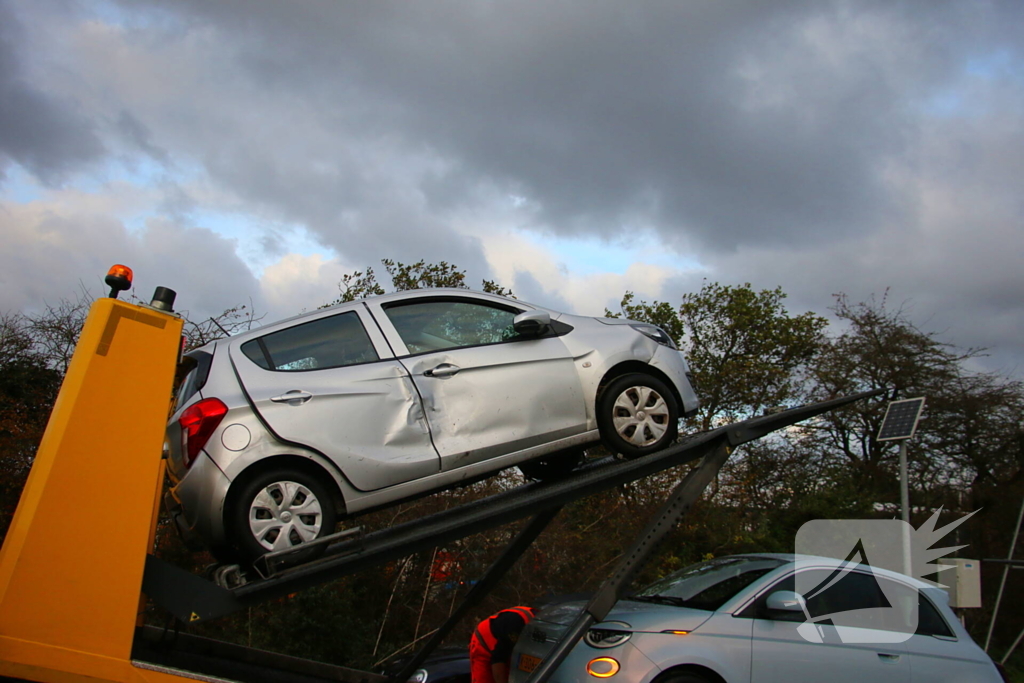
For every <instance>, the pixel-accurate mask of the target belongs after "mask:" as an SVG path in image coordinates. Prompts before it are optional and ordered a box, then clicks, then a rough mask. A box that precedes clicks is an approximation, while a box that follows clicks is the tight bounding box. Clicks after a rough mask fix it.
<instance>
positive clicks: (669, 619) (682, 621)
mask: <svg viewBox="0 0 1024 683" xmlns="http://www.w3.org/2000/svg"><path fill="white" fill-rule="evenodd" d="M586 605H587V603H586V601H582V600H581V601H574V602H564V603H561V604H558V605H552V606H551V607H547V608H545V609H543V610H541V611H540V613H539V614H538V615H537V621H543V622H548V623H551V624H557V625H559V626H563V627H564V626H568V625H569V624H571V623H572V622H573V621H574V620H575V619H576V617H577V616H578V615H579V613H580V612H582V611H583V608H584V607H586ZM712 614H713V612H708V611H706V610H699V609H691V608H689V607H675V606H673V605H658V604H654V603H650V602H633V601H632V600H620V601H619V602H618V603H616V604H615V607H613V608H612V610H611V611H610V612H609V613H608V616H607V617H605V619H604V621H603V622H601V624H607V623H608V622H610V621H619V622H624V623H626V624H629V627H630V630H632V631H651V632H661V631H693V630H694V629H696V628H697V627H698V626H700V625H701V624H703V623H704V622H705V621H707V620H708V619H709V618H710V617H711V615H712ZM601 624H595V625H594V626H593V628H600V627H601Z"/></svg>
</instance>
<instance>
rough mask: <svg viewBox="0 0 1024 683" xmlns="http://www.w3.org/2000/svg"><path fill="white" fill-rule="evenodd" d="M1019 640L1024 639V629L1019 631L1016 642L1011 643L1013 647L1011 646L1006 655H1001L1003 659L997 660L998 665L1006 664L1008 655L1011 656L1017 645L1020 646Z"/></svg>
mask: <svg viewBox="0 0 1024 683" xmlns="http://www.w3.org/2000/svg"><path fill="white" fill-rule="evenodd" d="M1021 638H1024V629H1021V632H1020V633H1019V634H1018V635H1017V640H1015V641H1013V645H1011V646H1010V649H1009V650H1007V651H1006V654H1005V655H1003V658H1002V659H1000V660H999V663H1000V664H1006V660H1007V659H1009V658H1010V655H1012V654H1013V651H1014V650H1016V649H1017V646H1018V645H1020V641H1021Z"/></svg>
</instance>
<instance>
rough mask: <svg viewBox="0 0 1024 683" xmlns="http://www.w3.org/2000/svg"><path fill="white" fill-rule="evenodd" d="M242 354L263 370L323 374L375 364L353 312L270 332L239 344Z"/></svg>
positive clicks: (375, 354) (364, 333) (372, 351)
mask: <svg viewBox="0 0 1024 683" xmlns="http://www.w3.org/2000/svg"><path fill="white" fill-rule="evenodd" d="M242 353H244V354H245V355H246V357H248V358H249V360H251V361H252V362H253V363H256V365H258V366H260V367H261V368H263V369H265V370H278V371H282V372H296V371H301V370H326V369H328V368H340V367H345V366H346V365H357V364H359V363H370V362H372V361H375V360H378V359H379V357H378V356H377V351H376V350H375V349H374V348H373V343H372V342H371V341H370V337H369V336H368V335H367V334H366V330H365V329H364V328H363V323H362V322H361V321H360V320H359V315H358V314H357V313H355V312H349V313H342V314H341V315H334V316H331V317H329V318H320V319H319V320H314V321H313V322H309V323H304V324H302V325H296V326H295V327H289V328H288V329H286V330H281V331H280V332H272V333H271V334H267V335H264V336H262V337H259V338H258V339H253V340H252V341H248V342H246V343H244V344H242Z"/></svg>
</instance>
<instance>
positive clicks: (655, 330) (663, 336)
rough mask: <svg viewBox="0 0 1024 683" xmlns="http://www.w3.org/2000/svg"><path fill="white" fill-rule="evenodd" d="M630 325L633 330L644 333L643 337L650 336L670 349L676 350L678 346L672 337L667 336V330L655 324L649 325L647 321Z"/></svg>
mask: <svg viewBox="0 0 1024 683" xmlns="http://www.w3.org/2000/svg"><path fill="white" fill-rule="evenodd" d="M630 327H632V328H633V329H634V330H636V331H637V332H639V333H640V334H642V335H644V336H645V337H650V338H651V339H653V340H654V341H656V342H658V343H659V344H662V345H663V346H667V347H669V348H670V349H676V350H678V348H679V347H677V346H676V343H675V342H674V341H672V337H670V336H668V332H666V331H665V330H663V329H661V328H660V327H658V326H657V325H651V324H648V323H636V324H634V325H630Z"/></svg>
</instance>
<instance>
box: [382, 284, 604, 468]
mask: <svg viewBox="0 0 1024 683" xmlns="http://www.w3.org/2000/svg"><path fill="white" fill-rule="evenodd" d="M372 310H374V314H375V315H376V316H378V317H379V318H382V325H381V326H382V327H383V328H384V329H385V330H386V331H387V332H388V333H389V334H390V335H394V337H395V340H394V342H393V346H394V345H398V344H401V345H404V347H405V348H406V350H407V351H408V354H409V355H408V356H407V357H405V358H403V359H402V362H403V363H404V364H405V366H406V368H408V370H409V372H410V374H411V375H412V378H413V381H414V382H415V384H416V387H417V389H418V390H419V392H420V396H421V397H422V399H423V405H424V412H425V413H426V416H427V421H428V423H429V425H430V431H431V435H432V437H433V441H434V446H435V447H436V449H437V451H438V453H439V454H440V456H441V466H442V469H444V470H450V469H454V468H456V467H461V466H464V465H468V464H471V463H474V462H479V461H481V460H486V459H488V458H491V457H495V456H498V455H503V454H505V453H511V452H514V451H518V450H522V449H525V448H530V447H533V446H537V445H540V444H544V443H549V442H552V441H555V440H557V439H560V438H564V437H568V436H574V435H576V434H580V433H582V432H583V431H584V430H585V426H586V410H585V403H584V398H583V390H582V387H581V385H580V380H579V375H578V373H577V371H576V367H575V363H574V361H573V358H572V355H571V354H570V353H569V351H568V349H566V347H565V344H563V343H562V341H561V340H560V339H559V338H558V337H556V336H553V335H551V334H542V335H539V336H525V335H519V334H517V333H516V332H515V331H514V330H513V329H512V320H513V318H514V317H515V315H516V314H517V313H519V312H520V311H518V310H516V309H514V308H512V307H510V306H504V305H501V304H497V303H492V302H487V301H481V300H472V299H463V298H443V297H438V298H417V299H412V300H409V301H403V302H396V303H391V304H388V305H385V307H383V308H379V307H378V308H377V309H372Z"/></svg>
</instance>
